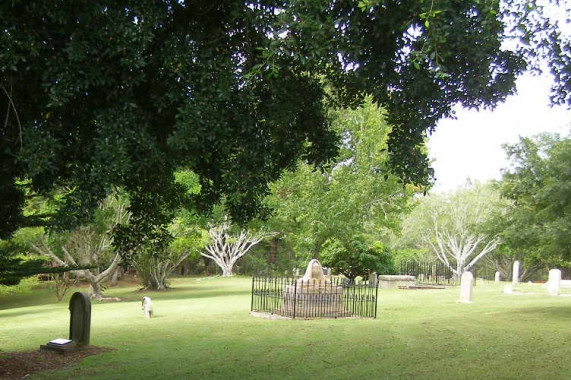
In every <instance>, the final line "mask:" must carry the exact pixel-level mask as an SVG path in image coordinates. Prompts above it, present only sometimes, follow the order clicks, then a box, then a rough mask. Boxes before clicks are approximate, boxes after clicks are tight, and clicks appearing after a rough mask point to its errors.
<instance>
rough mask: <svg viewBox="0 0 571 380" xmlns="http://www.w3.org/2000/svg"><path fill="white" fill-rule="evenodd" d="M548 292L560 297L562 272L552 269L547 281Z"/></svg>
mask: <svg viewBox="0 0 571 380" xmlns="http://www.w3.org/2000/svg"><path fill="white" fill-rule="evenodd" d="M547 292H548V293H549V294H550V295H552V296H558V295H559V293H560V292H561V270H559V269H551V270H550V271H549V279H548V280H547Z"/></svg>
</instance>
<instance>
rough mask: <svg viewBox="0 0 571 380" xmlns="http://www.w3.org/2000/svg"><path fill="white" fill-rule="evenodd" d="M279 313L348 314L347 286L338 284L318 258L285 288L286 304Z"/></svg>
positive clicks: (295, 314)
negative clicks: (326, 271) (328, 276)
mask: <svg viewBox="0 0 571 380" xmlns="http://www.w3.org/2000/svg"><path fill="white" fill-rule="evenodd" d="M277 314H281V315H284V316H288V317H294V318H312V317H327V318H337V317H347V316H350V315H351V313H350V312H348V311H346V310H345V309H344V307H343V287H341V286H335V285H333V284H332V283H331V281H329V280H328V279H327V278H326V277H325V275H324V274H323V267H322V266H321V263H320V262H319V261H318V260H317V259H313V260H311V261H310V262H309V264H307V268H306V270H305V274H304V275H303V277H302V278H300V279H298V280H296V281H295V283H293V284H291V285H286V286H285V287H284V290H283V306H282V310H280V311H279V312H278V313H277Z"/></svg>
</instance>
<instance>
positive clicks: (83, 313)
mask: <svg viewBox="0 0 571 380" xmlns="http://www.w3.org/2000/svg"><path fill="white" fill-rule="evenodd" d="M69 313H70V320H69V339H63V338H58V339H54V340H51V341H49V342H48V343H47V344H45V345H41V346H40V349H41V350H52V351H58V352H61V353H65V352H68V351H73V350H76V349H78V348H81V347H82V346H89V339H90V335H91V299H90V298H89V296H88V295H87V294H86V293H81V292H75V293H73V295H72V296H71V299H70V300H69Z"/></svg>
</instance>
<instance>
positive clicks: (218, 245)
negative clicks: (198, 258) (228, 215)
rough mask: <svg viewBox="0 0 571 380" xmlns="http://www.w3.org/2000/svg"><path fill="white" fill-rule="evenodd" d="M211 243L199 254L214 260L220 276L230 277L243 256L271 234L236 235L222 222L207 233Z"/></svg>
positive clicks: (228, 225) (248, 233) (248, 232)
mask: <svg viewBox="0 0 571 380" xmlns="http://www.w3.org/2000/svg"><path fill="white" fill-rule="evenodd" d="M208 234H209V235H210V239H211V242H210V244H208V245H207V246H206V247H205V248H204V249H205V250H206V252H204V251H201V252H200V254H201V255H202V256H204V257H206V258H209V259H212V260H214V262H215V263H216V265H218V266H219V267H220V269H222V276H224V277H227V276H232V270H233V268H234V264H236V262H237V261H238V259H239V258H240V257H242V256H244V255H245V254H246V253H248V251H249V250H250V248H252V247H253V246H255V245H256V244H258V243H259V242H261V241H262V240H264V239H265V238H267V237H270V236H272V235H273V234H269V233H264V232H259V233H257V234H255V233H252V232H250V231H248V230H241V231H240V232H239V233H238V234H235V235H234V234H231V233H230V223H228V222H224V223H222V224H220V225H218V226H215V227H212V228H210V230H209V231H208Z"/></svg>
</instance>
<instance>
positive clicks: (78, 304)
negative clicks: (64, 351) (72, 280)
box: [69, 292, 91, 346]
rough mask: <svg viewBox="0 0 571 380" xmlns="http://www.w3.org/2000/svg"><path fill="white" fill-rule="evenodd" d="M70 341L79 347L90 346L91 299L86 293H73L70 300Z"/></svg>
mask: <svg viewBox="0 0 571 380" xmlns="http://www.w3.org/2000/svg"><path fill="white" fill-rule="evenodd" d="M69 312H70V315H71V316H70V321H69V339H70V340H71V341H72V342H74V343H75V344H77V345H78V346H89V336H90V333H91V299H90V298H89V296H88V295H87V294H85V293H80V292H76V293H73V295H72V296H71V299H70V300H69Z"/></svg>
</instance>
